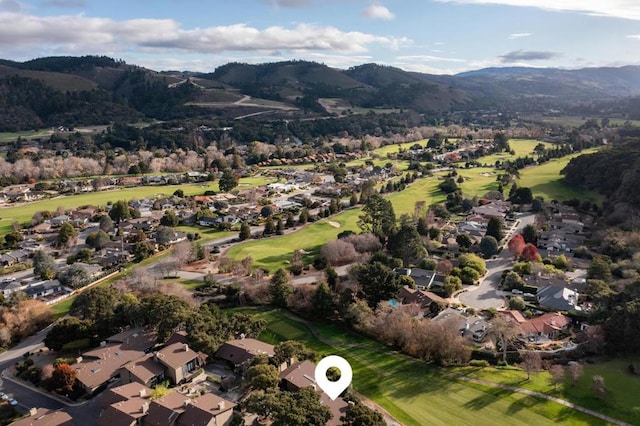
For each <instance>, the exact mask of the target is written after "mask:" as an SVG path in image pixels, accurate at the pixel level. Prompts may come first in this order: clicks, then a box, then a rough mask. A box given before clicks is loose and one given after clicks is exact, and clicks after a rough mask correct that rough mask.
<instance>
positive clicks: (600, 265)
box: [587, 256, 611, 282]
mask: <svg viewBox="0 0 640 426" xmlns="http://www.w3.org/2000/svg"><path fill="white" fill-rule="evenodd" d="M587 277H588V278H590V279H594V280H602V281H605V282H608V281H611V262H610V261H609V259H608V258H606V257H604V256H596V257H594V258H593V259H592V260H591V264H590V265H589V268H588V269H587Z"/></svg>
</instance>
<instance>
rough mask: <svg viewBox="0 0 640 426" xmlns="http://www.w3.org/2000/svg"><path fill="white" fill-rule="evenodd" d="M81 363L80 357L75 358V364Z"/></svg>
mask: <svg viewBox="0 0 640 426" xmlns="http://www.w3.org/2000/svg"><path fill="white" fill-rule="evenodd" d="M81 362H82V357H81V356H79V357H78V358H76V364H80V363H81Z"/></svg>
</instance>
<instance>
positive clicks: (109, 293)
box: [69, 287, 122, 321]
mask: <svg viewBox="0 0 640 426" xmlns="http://www.w3.org/2000/svg"><path fill="white" fill-rule="evenodd" d="M121 300H122V293H121V292H120V290H117V289H115V288H113V287H93V288H90V289H89V290H86V291H83V292H82V293H80V294H79V295H78V297H76V299H75V300H74V301H73V303H72V304H71V308H70V309H69V313H70V314H71V315H73V316H76V317H79V318H82V319H85V320H91V321H96V320H98V319H101V320H106V321H109V320H110V318H111V317H112V316H113V313H114V311H115V309H116V308H117V306H118V304H119V303H120V301H121Z"/></svg>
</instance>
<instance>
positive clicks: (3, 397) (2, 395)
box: [0, 392, 9, 401]
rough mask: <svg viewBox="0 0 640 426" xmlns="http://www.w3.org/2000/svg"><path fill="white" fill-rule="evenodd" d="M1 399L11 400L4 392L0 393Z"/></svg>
mask: <svg viewBox="0 0 640 426" xmlns="http://www.w3.org/2000/svg"><path fill="white" fill-rule="evenodd" d="M0 398H2V399H3V400H5V401H8V400H9V395H7V394H6V393H4V392H0Z"/></svg>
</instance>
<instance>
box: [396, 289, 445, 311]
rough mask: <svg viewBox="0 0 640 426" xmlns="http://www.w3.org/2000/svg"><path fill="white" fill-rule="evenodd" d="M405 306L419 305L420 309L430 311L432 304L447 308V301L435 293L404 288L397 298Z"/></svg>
mask: <svg viewBox="0 0 640 426" xmlns="http://www.w3.org/2000/svg"><path fill="white" fill-rule="evenodd" d="M397 298H398V300H400V302H401V303H402V304H403V305H419V306H420V309H430V307H431V304H432V303H437V304H439V305H442V306H446V304H447V301H446V300H444V299H443V298H442V297H440V296H438V295H437V294H435V293H432V292H430V291H426V290H418V289H414V288H409V287H408V286H404V287H402V288H401V289H400V291H399V292H398V296H397Z"/></svg>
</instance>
